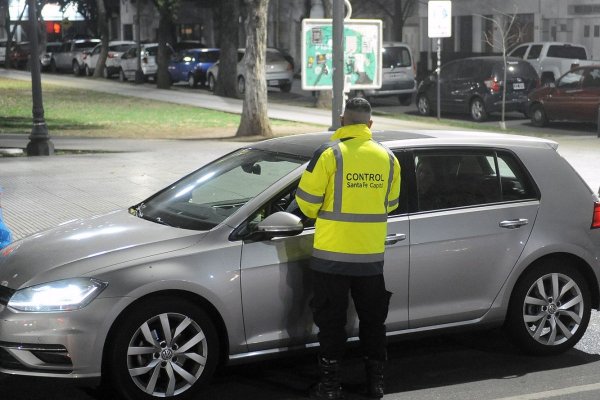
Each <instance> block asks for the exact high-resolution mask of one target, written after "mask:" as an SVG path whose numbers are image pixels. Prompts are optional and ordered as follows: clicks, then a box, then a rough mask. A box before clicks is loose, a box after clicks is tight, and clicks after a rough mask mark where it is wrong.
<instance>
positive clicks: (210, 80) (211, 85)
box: [208, 74, 217, 92]
mask: <svg viewBox="0 0 600 400" xmlns="http://www.w3.org/2000/svg"><path fill="white" fill-rule="evenodd" d="M216 87H217V81H216V80H215V76H214V75H213V74H210V75H208V90H210V91H211V92H214V91H215V89H216Z"/></svg>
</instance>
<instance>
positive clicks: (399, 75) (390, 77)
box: [385, 72, 406, 79]
mask: <svg viewBox="0 0 600 400" xmlns="http://www.w3.org/2000/svg"><path fill="white" fill-rule="evenodd" d="M404 75H406V74H405V73H404V72H397V73H393V74H386V75H385V77H386V78H387V79H398V78H401V77H403V76H404Z"/></svg>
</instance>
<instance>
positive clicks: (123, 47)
mask: <svg viewBox="0 0 600 400" xmlns="http://www.w3.org/2000/svg"><path fill="white" fill-rule="evenodd" d="M131 46H133V45H131V44H115V45H113V46H109V49H110V51H119V52H121V51H127V50H129V48H130V47H131Z"/></svg>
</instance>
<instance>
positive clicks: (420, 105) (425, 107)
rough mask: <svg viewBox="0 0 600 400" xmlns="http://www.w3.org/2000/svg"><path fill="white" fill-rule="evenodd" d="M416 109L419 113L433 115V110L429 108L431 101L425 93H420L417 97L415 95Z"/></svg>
mask: <svg viewBox="0 0 600 400" xmlns="http://www.w3.org/2000/svg"><path fill="white" fill-rule="evenodd" d="M417 111H419V114H421V115H424V116H431V115H433V110H432V109H431V102H430V101H429V98H428V97H427V95H425V94H422V95H420V96H419V97H417Z"/></svg>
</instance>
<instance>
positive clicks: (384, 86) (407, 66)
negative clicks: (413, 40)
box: [352, 42, 417, 106]
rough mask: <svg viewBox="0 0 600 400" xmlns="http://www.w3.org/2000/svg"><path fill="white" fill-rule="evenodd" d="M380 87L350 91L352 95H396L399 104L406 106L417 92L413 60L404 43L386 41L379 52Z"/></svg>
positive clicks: (369, 96)
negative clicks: (380, 63)
mask: <svg viewBox="0 0 600 400" xmlns="http://www.w3.org/2000/svg"><path fill="white" fill-rule="evenodd" d="M381 59H382V65H381V72H382V74H381V88H380V89H362V90H357V91H354V92H353V93H352V95H353V96H354V97H365V98H367V99H372V98H373V97H384V96H397V97H398V100H399V101H400V104H402V105H405V106H408V105H410V104H411V103H412V100H413V97H414V94H415V93H416V92H417V80H416V78H415V60H414V58H413V55H412V52H411V50H410V47H409V46H408V45H407V44H406V43H400V42H386V43H384V44H383V49H382V53H381Z"/></svg>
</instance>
